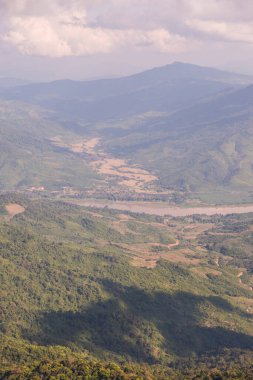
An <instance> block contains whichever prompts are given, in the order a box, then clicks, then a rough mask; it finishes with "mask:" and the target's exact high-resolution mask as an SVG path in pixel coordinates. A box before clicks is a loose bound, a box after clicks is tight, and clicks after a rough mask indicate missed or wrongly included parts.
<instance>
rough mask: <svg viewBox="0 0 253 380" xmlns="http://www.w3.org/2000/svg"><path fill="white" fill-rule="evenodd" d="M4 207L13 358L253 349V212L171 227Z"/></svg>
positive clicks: (46, 208) (6, 337)
mask: <svg viewBox="0 0 253 380" xmlns="http://www.w3.org/2000/svg"><path fill="white" fill-rule="evenodd" d="M1 204H2V207H1V214H2V216H1V221H0V254H1V270H0V275H1V281H0V283H1V295H2V298H1V314H0V316H1V324H0V330H1V347H2V348H1V355H2V360H5V361H6V362H9V361H11V360H21V359H22V357H23V359H22V360H25V359H24V355H23V354H22V349H21V348H20V349H18V347H19V345H21V346H22V345H23V344H28V343H30V344H31V343H32V344H34V345H41V346H47V347H48V348H47V350H49V349H50V347H53V346H56V345H57V346H61V347H62V348H64V347H69V348H70V349H72V350H73V351H79V352H80V351H85V350H88V351H89V352H91V353H92V354H94V355H96V356H99V357H100V358H104V359H107V360H117V361H118V360H130V361H134V362H145V363H150V364H152V363H153V364H159V363H160V364H161V363H167V364H169V363H172V362H173V361H174V360H175V359H182V358H189V357H190V356H192V355H194V356H195V357H198V358H201V357H205V356H206V355H207V356H209V355H213V356H214V357H218V356H219V355H220V354H222V353H223V354H224V352H225V351H226V350H227V352H228V355H230V354H231V355H235V356H236V355H237V354H236V350H244V351H248V352H251V350H252V345H253V336H252V326H253V325H252V324H253V319H252V310H253V309H252V308H253V304H252V285H253V279H252V250H251V244H252V232H251V225H252V215H251V214H249V215H248V216H237V217H235V216H234V217H212V218H201V217H197V218H195V219H194V218H186V219H169V220H167V221H166V224H164V221H163V219H161V218H155V217H152V216H150V217H147V216H144V215H139V216H136V215H133V214H131V215H129V214H124V215H122V213H119V212H113V211H109V210H104V211H100V212H99V211H98V210H96V211H95V210H86V209H81V208H78V207H76V206H71V205H67V204H63V203H54V202H49V201H39V200H38V201H36V200H33V201H32V200H28V199H22V198H20V197H17V196H13V195H12V196H8V197H6V196H5V197H2V198H1ZM6 204H12V205H13V204H19V205H21V206H22V207H23V209H22V208H20V207H19V208H18V210H19V214H18V215H16V216H14V214H13V213H12V214H11V215H8V214H6V211H5V205H6ZM8 210H9V208H8ZM20 210H21V211H22V210H23V211H24V212H23V213H21V211H20ZM176 239H178V240H179V242H178V243H177V244H175V240H176ZM238 276H239V277H238ZM10 339H12V341H13V339H14V344H13V343H11V340H10ZM15 340H16V344H15ZM21 346H20V347H21ZM224 350H225V351H224ZM25 351H26V349H25ZM29 352H30V354H29ZM48 352H51V351H50V350H49V351H48ZM22 355H23V356H22ZM26 355H28V356H29V355H32V351H29V350H28V352H27V354H26ZM56 357H57V356H56ZM15 358H16V359H15ZM17 358H19V359H17ZM203 360H205V361H206V359H203Z"/></svg>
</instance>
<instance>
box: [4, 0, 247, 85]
mask: <svg viewBox="0 0 253 380" xmlns="http://www.w3.org/2000/svg"><path fill="white" fill-rule="evenodd" d="M174 61H181V62H189V63H194V64H199V65H203V66H212V67H217V68H221V69H227V70H230V71H237V72H241V73H246V74H252V75H253V65H252V61H253V1H252V0H240V1H239V0H0V77H17V78H23V79H27V80H31V81H35V80H37V81H39V80H41V81H42V80H43V81H45V80H55V79H60V78H70V79H79V80H83V79H94V78H101V77H115V76H123V75H129V74H132V73H135V72H139V71H143V70H146V69H149V68H152V67H155V66H162V65H165V64H169V63H172V62H174Z"/></svg>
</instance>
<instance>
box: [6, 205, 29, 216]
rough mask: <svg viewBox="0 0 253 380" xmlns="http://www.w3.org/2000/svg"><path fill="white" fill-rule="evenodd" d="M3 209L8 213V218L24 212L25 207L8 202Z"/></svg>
mask: <svg viewBox="0 0 253 380" xmlns="http://www.w3.org/2000/svg"><path fill="white" fill-rule="evenodd" d="M5 209H6V211H7V213H8V219H9V220H10V219H12V218H14V216H15V215H18V214H22V213H23V212H25V208H24V207H23V206H21V205H18V204H16V203H10V204H8V205H6V206H5Z"/></svg>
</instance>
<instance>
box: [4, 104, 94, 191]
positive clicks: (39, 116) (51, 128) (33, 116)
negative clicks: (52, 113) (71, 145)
mask: <svg viewBox="0 0 253 380" xmlns="http://www.w3.org/2000/svg"><path fill="white" fill-rule="evenodd" d="M0 134H1V139H0V152H1V153H0V189H1V190H3V189H9V190H13V189H27V188H29V187H32V186H44V187H45V188H47V189H59V188H61V187H62V186H75V187H85V186H89V185H91V184H92V182H93V181H94V180H95V179H96V178H97V175H96V174H95V173H93V171H92V170H91V169H90V168H89V166H88V165H87V163H85V162H84V160H83V159H80V157H78V156H77V155H74V154H73V153H71V152H69V151H67V150H63V149H62V150H60V149H57V148H56V147H55V146H53V145H52V143H51V142H50V139H51V138H53V137H55V136H58V135H60V136H65V137H66V138H67V139H69V140H71V139H73V138H74V137H75V138H76V136H75V135H73V134H72V133H71V132H67V131H66V130H64V128H63V127H62V126H60V125H59V124H57V123H55V122H52V121H49V119H48V115H47V113H46V112H45V111H43V110H42V109H40V108H37V107H34V106H32V105H28V104H23V103H18V102H6V101H1V102H0Z"/></svg>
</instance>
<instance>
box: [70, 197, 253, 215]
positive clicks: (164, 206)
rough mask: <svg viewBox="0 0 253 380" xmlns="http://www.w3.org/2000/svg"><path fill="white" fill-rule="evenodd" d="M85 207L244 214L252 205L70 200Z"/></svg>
mask: <svg viewBox="0 0 253 380" xmlns="http://www.w3.org/2000/svg"><path fill="white" fill-rule="evenodd" d="M71 203H75V204H78V205H80V206H85V207H96V208H104V207H108V208H110V209H114V210H122V211H131V212H136V213H145V214H150V215H159V216H165V215H170V216H189V215H194V214H195V215H202V214H205V215H216V214H220V215H228V214H244V213H248V212H253V205H238V206H227V205H225V206H200V207H178V206H171V205H169V204H168V203H162V202H127V201H125V202H124V201H102V200H95V199H85V200H76V201H71Z"/></svg>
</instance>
